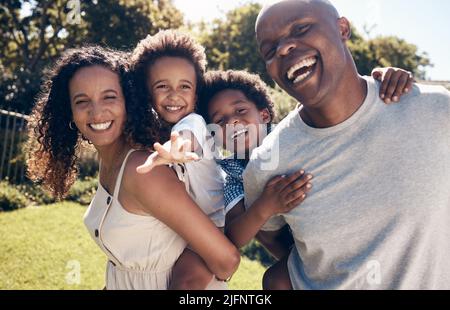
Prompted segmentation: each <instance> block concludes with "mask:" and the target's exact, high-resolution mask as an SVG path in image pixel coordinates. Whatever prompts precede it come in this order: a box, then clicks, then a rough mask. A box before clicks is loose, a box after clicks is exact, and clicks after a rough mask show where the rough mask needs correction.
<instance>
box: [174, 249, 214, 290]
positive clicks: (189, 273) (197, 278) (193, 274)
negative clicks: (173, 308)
mask: <svg viewBox="0 0 450 310" xmlns="http://www.w3.org/2000/svg"><path fill="white" fill-rule="evenodd" d="M213 276H214V275H213V274H212V273H211V271H209V269H208V267H207V266H206V264H205V262H204V261H203V259H202V258H201V257H200V256H199V255H198V254H197V253H195V252H193V251H192V250H190V249H188V248H186V249H185V250H184V252H183V253H182V254H181V256H180V257H179V258H178V260H177V262H176V263H175V266H174V267H173V270H172V281H171V283H170V286H169V290H204V289H205V288H206V287H207V286H208V284H209V283H210V282H211V280H212V279H213Z"/></svg>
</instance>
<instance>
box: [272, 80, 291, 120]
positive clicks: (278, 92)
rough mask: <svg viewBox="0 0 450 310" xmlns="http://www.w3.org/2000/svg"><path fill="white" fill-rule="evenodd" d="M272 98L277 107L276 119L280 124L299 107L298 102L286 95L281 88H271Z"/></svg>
mask: <svg viewBox="0 0 450 310" xmlns="http://www.w3.org/2000/svg"><path fill="white" fill-rule="evenodd" d="M270 96H271V98H272V100H273V102H274V105H275V119H274V121H273V123H275V124H278V123H279V122H281V120H282V119H284V118H285V117H286V116H287V115H288V114H289V113H290V112H291V111H293V110H294V109H295V107H296V106H297V105H298V101H297V100H295V99H294V98H292V97H291V96H289V95H288V94H286V93H285V92H284V91H283V90H282V89H281V88H280V87H278V86H275V88H270Z"/></svg>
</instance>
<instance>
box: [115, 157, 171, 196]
mask: <svg viewBox="0 0 450 310" xmlns="http://www.w3.org/2000/svg"><path fill="white" fill-rule="evenodd" d="M151 154H152V152H150V151H147V150H137V151H135V152H133V153H132V154H131V155H130V157H129V158H128V161H127V163H126V165H125V169H124V174H123V179H122V182H123V184H124V186H125V187H126V188H127V189H129V190H130V191H133V192H134V191H139V190H142V188H143V187H144V188H145V187H146V188H148V186H150V184H152V186H153V187H156V186H158V184H161V183H162V182H172V181H177V180H178V178H177V177H176V175H175V172H174V171H173V170H172V168H170V167H168V166H158V167H155V168H153V169H152V170H151V171H150V172H149V173H145V174H140V173H138V172H137V171H136V168H137V167H139V166H141V165H142V164H144V163H145V161H146V160H147V158H148V156H149V155H151Z"/></svg>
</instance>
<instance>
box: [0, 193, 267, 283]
mask: <svg viewBox="0 0 450 310" xmlns="http://www.w3.org/2000/svg"><path fill="white" fill-rule="evenodd" d="M85 210H86V208H85V207H82V206H80V205H78V204H76V203H69V202H64V203H59V204H54V205H48V206H44V207H29V208H25V209H21V210H17V211H13V212H5V213H0V236H1V237H0V289H20V290H24V289H30V290H41V289H42V290H44V289H52V290H53V289H68V290H70V289H102V288H103V286H104V283H105V281H104V274H105V264H106V257H105V255H104V254H103V253H102V252H101V251H100V249H98V247H97V245H96V244H95V243H94V241H93V240H91V237H90V236H89V234H88V232H87V231H86V229H85V227H84V225H83V214H84V212H85ZM71 262H76V264H79V267H80V274H81V277H80V281H79V284H77V283H74V284H71V283H70V280H71V279H72V280H73V278H70V275H71V271H73V270H74V268H76V267H74V265H70V264H71ZM263 273H264V267H263V266H261V264H259V263H258V262H253V261H250V260H248V259H246V258H242V262H241V265H240V267H239V270H238V272H237V273H236V274H235V275H234V276H233V279H232V280H231V282H230V288H231V289H242V290H244V289H256V290H258V289H261V279H262V275H263ZM68 276H69V277H68ZM66 277H68V279H69V281H67V280H66ZM72 283H73V282H72Z"/></svg>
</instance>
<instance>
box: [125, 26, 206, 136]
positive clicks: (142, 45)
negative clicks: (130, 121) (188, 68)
mask: <svg viewBox="0 0 450 310" xmlns="http://www.w3.org/2000/svg"><path fill="white" fill-rule="evenodd" d="M162 57H179V58H184V59H186V60H187V61H189V62H190V63H192V65H193V66H194V69H195V74H196V78H197V89H196V93H197V96H199V94H200V92H201V89H202V87H203V83H204V79H203V77H204V74H205V71H206V65H207V60H206V54H205V49H204V47H203V46H202V45H201V44H199V43H198V42H196V41H195V40H194V38H192V37H191V36H190V35H187V34H183V33H181V32H177V31H175V30H163V31H160V32H158V33H157V34H156V35H154V36H150V35H149V36H147V38H145V39H143V40H142V41H140V42H139V43H138V45H137V46H136V48H135V49H134V51H133V52H132V55H131V62H130V65H131V70H132V72H133V76H134V77H133V79H134V83H135V86H136V94H137V98H138V100H139V102H141V103H142V104H144V103H148V105H149V106H152V108H153V110H154V107H153V104H152V99H151V98H152V97H151V94H150V91H149V89H148V86H147V82H148V70H149V68H150V67H151V66H152V65H153V64H154V63H155V62H156V61H157V60H158V59H160V58H162ZM154 113H155V112H154ZM159 121H160V126H161V127H160V130H161V132H160V133H161V135H163V136H168V134H169V133H170V125H169V124H167V123H165V122H164V120H162V119H161V120H159ZM166 138H167V137H166Z"/></svg>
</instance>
